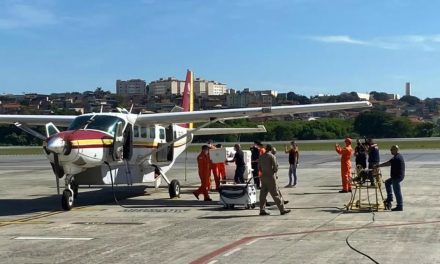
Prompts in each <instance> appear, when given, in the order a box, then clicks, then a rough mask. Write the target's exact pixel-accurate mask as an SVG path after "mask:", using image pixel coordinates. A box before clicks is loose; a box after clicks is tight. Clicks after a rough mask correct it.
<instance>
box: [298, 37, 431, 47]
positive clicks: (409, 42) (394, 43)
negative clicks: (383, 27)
mask: <svg viewBox="0 0 440 264" xmlns="http://www.w3.org/2000/svg"><path fill="white" fill-rule="evenodd" d="M307 38H308V39H311V40H314V41H318V42H323V43H332V44H346V45H358V46H369V47H375V48H380V49H391V50H401V49H420V50H423V51H435V50H439V49H440V34H433V35H417V34H413V35H400V36H392V37H380V38H373V39H368V40H361V39H355V38H353V37H351V36H348V35H327V36H309V37H307Z"/></svg>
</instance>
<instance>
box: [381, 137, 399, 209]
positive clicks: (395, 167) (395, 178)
mask: <svg viewBox="0 0 440 264" xmlns="http://www.w3.org/2000/svg"><path fill="white" fill-rule="evenodd" d="M390 151H391V154H392V155H393V157H392V158H391V159H390V160H389V161H387V162H384V163H382V164H379V165H377V167H385V166H391V172H390V176H391V177H390V178H389V179H388V180H386V181H385V189H386V190H387V199H386V200H385V203H386V204H390V206H391V202H392V201H393V190H394V195H395V196H396V202H397V205H396V207H395V208H393V209H391V211H403V198H402V192H401V190H400V182H401V181H403V179H404V178H405V161H404V160H403V157H402V155H401V154H400V153H399V146H397V145H394V146H392V147H391V149H390ZM391 186H392V187H393V188H392V189H391Z"/></svg>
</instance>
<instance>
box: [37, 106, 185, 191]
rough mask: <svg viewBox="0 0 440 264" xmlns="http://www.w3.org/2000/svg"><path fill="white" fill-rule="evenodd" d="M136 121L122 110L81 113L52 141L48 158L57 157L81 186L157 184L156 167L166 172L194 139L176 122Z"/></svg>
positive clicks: (49, 144) (46, 147)
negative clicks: (138, 122)
mask: <svg viewBox="0 0 440 264" xmlns="http://www.w3.org/2000/svg"><path fill="white" fill-rule="evenodd" d="M134 123H135V119H133V116H132V115H130V114H123V113H105V114H87V115H82V116H79V117H78V118H77V119H75V120H74V121H73V122H72V124H71V126H70V127H69V128H68V130H66V131H63V132H59V133H56V134H53V135H51V136H50V137H49V138H48V139H47V141H46V142H45V145H44V148H45V149H46V154H47V158H48V159H49V160H50V162H51V163H55V155H58V162H59V165H60V167H62V169H63V172H64V174H66V175H74V179H75V182H76V184H78V185H103V184H111V182H112V180H113V183H115V184H124V183H126V184H129V185H131V184H135V183H145V182H153V181H155V179H156V178H157V173H155V168H154V167H153V166H152V165H156V166H159V167H160V168H161V170H162V172H163V173H166V172H167V171H168V170H169V169H170V168H171V166H172V165H173V163H174V161H175V159H176V157H177V156H179V155H180V154H181V153H182V152H183V151H184V150H185V149H186V147H187V145H188V144H189V143H190V142H191V140H192V137H190V136H187V137H186V136H184V135H186V134H187V129H186V128H184V127H182V126H179V125H175V124H174V125H169V126H166V127H164V126H161V125H158V124H152V125H147V126H142V125H139V124H136V125H133V124H134ZM182 136H184V137H182ZM179 137H182V138H181V139H178V138H179ZM176 139H178V140H176ZM111 177H113V179H112V178H111Z"/></svg>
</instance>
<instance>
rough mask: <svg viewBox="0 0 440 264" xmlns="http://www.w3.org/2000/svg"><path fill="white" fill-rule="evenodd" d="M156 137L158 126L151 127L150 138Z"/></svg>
mask: <svg viewBox="0 0 440 264" xmlns="http://www.w3.org/2000/svg"><path fill="white" fill-rule="evenodd" d="M155 137H156V128H155V127H150V138H155Z"/></svg>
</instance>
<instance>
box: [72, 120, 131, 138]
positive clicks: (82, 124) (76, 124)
mask: <svg viewBox="0 0 440 264" xmlns="http://www.w3.org/2000/svg"><path fill="white" fill-rule="evenodd" d="M118 122H122V124H125V121H124V120H123V119H121V118H119V117H117V116H105V115H95V116H93V115H85V116H79V117H77V118H75V120H73V122H72V124H70V126H69V130H76V129H95V130H100V131H103V132H106V133H109V134H111V135H112V136H113V135H114V134H115V128H116V126H117V124H118ZM122 127H124V125H123V126H122Z"/></svg>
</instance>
